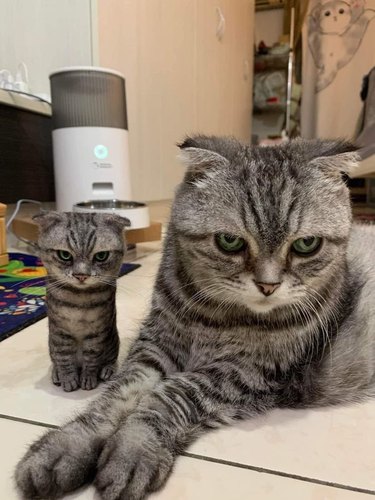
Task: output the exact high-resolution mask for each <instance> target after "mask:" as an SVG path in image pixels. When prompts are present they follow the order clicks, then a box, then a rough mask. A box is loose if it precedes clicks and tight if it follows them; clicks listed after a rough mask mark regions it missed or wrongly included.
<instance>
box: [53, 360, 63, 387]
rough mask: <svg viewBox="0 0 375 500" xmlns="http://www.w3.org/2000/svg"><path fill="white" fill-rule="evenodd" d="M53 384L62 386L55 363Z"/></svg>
mask: <svg viewBox="0 0 375 500" xmlns="http://www.w3.org/2000/svg"><path fill="white" fill-rule="evenodd" d="M52 383H53V384H54V385H61V382H60V378H59V374H58V372H57V368H56V366H55V364H54V363H52Z"/></svg>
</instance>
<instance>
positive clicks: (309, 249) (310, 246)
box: [292, 236, 322, 255]
mask: <svg viewBox="0 0 375 500" xmlns="http://www.w3.org/2000/svg"><path fill="white" fill-rule="evenodd" d="M321 244H322V238H318V237H317V236H309V237H308V238H299V239H298V240H296V241H294V242H293V244H292V250H293V251H294V252H295V253H296V254H298V255H311V254H312V253H314V252H316V251H317V250H318V249H319V248H320V246H321Z"/></svg>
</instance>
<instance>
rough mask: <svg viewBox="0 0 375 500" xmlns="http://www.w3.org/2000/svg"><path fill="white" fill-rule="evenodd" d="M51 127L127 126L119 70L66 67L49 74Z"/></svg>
mask: <svg viewBox="0 0 375 500" xmlns="http://www.w3.org/2000/svg"><path fill="white" fill-rule="evenodd" d="M50 81H51V96H52V127H53V129H54V130H55V129H59V128H67V127H112V128H121V129H125V130H127V129H128V120H127V113H126V97H125V80H124V78H123V77H122V76H120V74H116V73H115V72H114V73H112V72H110V71H108V72H107V71H106V70H102V69H101V68H98V69H90V68H84V69H83V68H67V69H66V70H64V69H63V70H60V71H57V72H56V73H52V74H51V75H50Z"/></svg>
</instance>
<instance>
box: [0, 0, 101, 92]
mask: <svg viewBox="0 0 375 500" xmlns="http://www.w3.org/2000/svg"><path fill="white" fill-rule="evenodd" d="M90 4H91V2H90V0H63V1H62V0H0V12H1V15H0V69H4V68H6V69H9V70H10V71H11V72H12V74H13V75H14V76H15V73H16V70H17V66H18V64H19V62H20V61H24V62H25V63H26V65H27V67H28V70H29V86H30V90H31V91H33V92H35V93H46V94H49V93H50V90H49V80H48V74H49V73H50V72H51V71H53V70H54V69H56V68H58V67H61V66H73V65H90V64H92V47H91V5H90Z"/></svg>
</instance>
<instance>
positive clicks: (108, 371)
mask: <svg viewBox="0 0 375 500" xmlns="http://www.w3.org/2000/svg"><path fill="white" fill-rule="evenodd" d="M114 373H115V367H114V366H113V365H107V366H103V368H102V369H101V371H100V375H99V377H100V379H101V380H104V381H105V380H110V379H111V378H112V377H113V374H114Z"/></svg>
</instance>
